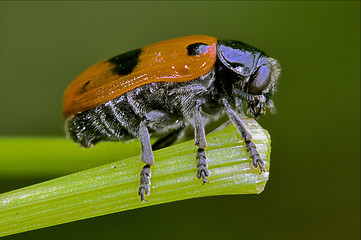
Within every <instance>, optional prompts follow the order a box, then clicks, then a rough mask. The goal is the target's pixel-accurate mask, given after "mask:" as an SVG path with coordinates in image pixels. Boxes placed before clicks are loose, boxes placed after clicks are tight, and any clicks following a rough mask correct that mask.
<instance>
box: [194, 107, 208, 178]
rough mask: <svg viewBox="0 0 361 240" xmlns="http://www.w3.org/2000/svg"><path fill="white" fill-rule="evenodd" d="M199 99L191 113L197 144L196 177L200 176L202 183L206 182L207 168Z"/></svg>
mask: <svg viewBox="0 0 361 240" xmlns="http://www.w3.org/2000/svg"><path fill="white" fill-rule="evenodd" d="M200 111H201V101H200V100H197V101H196V104H195V109H194V113H193V121H194V135H195V138H194V139H195V145H196V146H198V151H197V168H198V170H197V177H198V178H202V181H203V184H204V183H206V182H207V177H208V176H209V172H208V169H207V161H206V159H207V155H206V151H205V150H204V149H205V148H206V147H207V141H206V134H205V130H204V124H203V120H202V116H201V113H200Z"/></svg>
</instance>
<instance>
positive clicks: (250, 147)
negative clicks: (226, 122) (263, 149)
mask: <svg viewBox="0 0 361 240" xmlns="http://www.w3.org/2000/svg"><path fill="white" fill-rule="evenodd" d="M222 105H223V107H224V108H225V110H226V113H227V115H228V117H229V119H230V120H231V121H232V123H233V124H234V125H235V126H236V128H237V130H238V132H239V133H240V134H241V136H242V138H243V139H244V142H245V145H246V149H247V151H248V152H249V156H250V158H251V159H252V165H253V167H255V168H258V167H259V168H260V169H261V172H264V171H265V165H264V162H263V161H262V159H261V157H260V154H259V152H258V150H257V148H256V144H254V142H253V141H252V135H251V133H250V132H249V131H248V129H247V127H246V125H245V124H244V123H243V121H242V119H241V118H240V117H239V116H238V115H237V113H236V112H235V111H233V109H232V108H231V107H230V105H229V103H228V101H227V100H226V99H225V98H223V99H222Z"/></svg>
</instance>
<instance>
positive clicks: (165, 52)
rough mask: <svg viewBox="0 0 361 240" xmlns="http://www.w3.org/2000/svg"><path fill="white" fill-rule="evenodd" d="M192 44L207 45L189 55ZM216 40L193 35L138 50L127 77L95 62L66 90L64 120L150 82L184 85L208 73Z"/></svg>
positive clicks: (101, 63) (107, 61)
mask: <svg viewBox="0 0 361 240" xmlns="http://www.w3.org/2000/svg"><path fill="white" fill-rule="evenodd" d="M194 43H205V44H207V45H208V48H207V50H206V51H204V52H203V53H202V54H200V55H195V56H192V55H189V54H188V50H187V47H188V46H189V45H191V44H194ZM216 48H217V39H215V38H213V37H209V36H203V35H194V36H188V37H181V38H176V39H171V40H167V41H163V42H159V43H155V44H152V45H149V46H146V47H143V48H141V53H140V55H139V57H138V60H137V61H138V62H137V65H136V66H135V67H134V68H133V69H132V71H131V73H129V74H127V75H119V74H117V73H116V72H115V71H114V68H115V67H116V65H115V64H114V63H112V62H110V61H109V60H104V61H102V62H99V63H97V64H95V65H93V66H92V67H90V68H89V69H87V70H86V71H85V72H83V73H81V74H80V75H79V76H78V77H77V78H76V79H75V80H74V81H73V82H72V83H71V84H70V86H69V87H68V88H67V90H66V91H65V95H64V102H63V117H64V118H68V117H70V116H72V115H74V114H76V113H80V112H83V111H86V110H89V109H92V108H94V107H97V106H99V105H101V104H104V103H106V102H108V101H110V100H112V99H114V98H116V97H118V96H120V95H122V94H123V93H125V92H127V91H129V90H132V89H134V88H136V87H139V86H141V85H144V84H148V83H152V82H186V81H190V80H193V79H196V78H198V77H200V76H202V75H204V74H206V73H207V72H209V71H210V70H211V69H212V67H213V66H214V64H215V61H216V58H217V49H216Z"/></svg>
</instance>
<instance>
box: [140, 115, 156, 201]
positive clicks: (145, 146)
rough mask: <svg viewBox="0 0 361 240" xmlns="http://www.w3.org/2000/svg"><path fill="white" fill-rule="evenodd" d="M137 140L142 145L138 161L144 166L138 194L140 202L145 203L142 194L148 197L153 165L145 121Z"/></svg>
mask: <svg viewBox="0 0 361 240" xmlns="http://www.w3.org/2000/svg"><path fill="white" fill-rule="evenodd" d="M139 140H140V143H141V145H142V154H141V156H140V160H141V161H143V162H144V163H145V164H146V165H145V166H144V167H143V168H142V171H141V172H140V184H139V190H138V194H139V195H140V200H141V201H145V199H144V194H145V195H149V193H150V188H149V185H150V176H151V171H150V166H151V165H154V156H153V152H152V147H151V145H150V136H149V131H148V128H147V126H146V123H145V121H142V122H141V123H140V125H139Z"/></svg>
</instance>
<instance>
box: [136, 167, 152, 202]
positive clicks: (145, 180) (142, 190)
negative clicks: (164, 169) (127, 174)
mask: <svg viewBox="0 0 361 240" xmlns="http://www.w3.org/2000/svg"><path fill="white" fill-rule="evenodd" d="M150 176H151V172H150V166H149V165H145V166H144V167H143V168H142V171H141V172H140V184H139V190H138V195H139V196H140V201H141V202H145V201H146V200H145V198H144V197H145V195H147V196H148V195H149V194H150V188H149V186H150Z"/></svg>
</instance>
